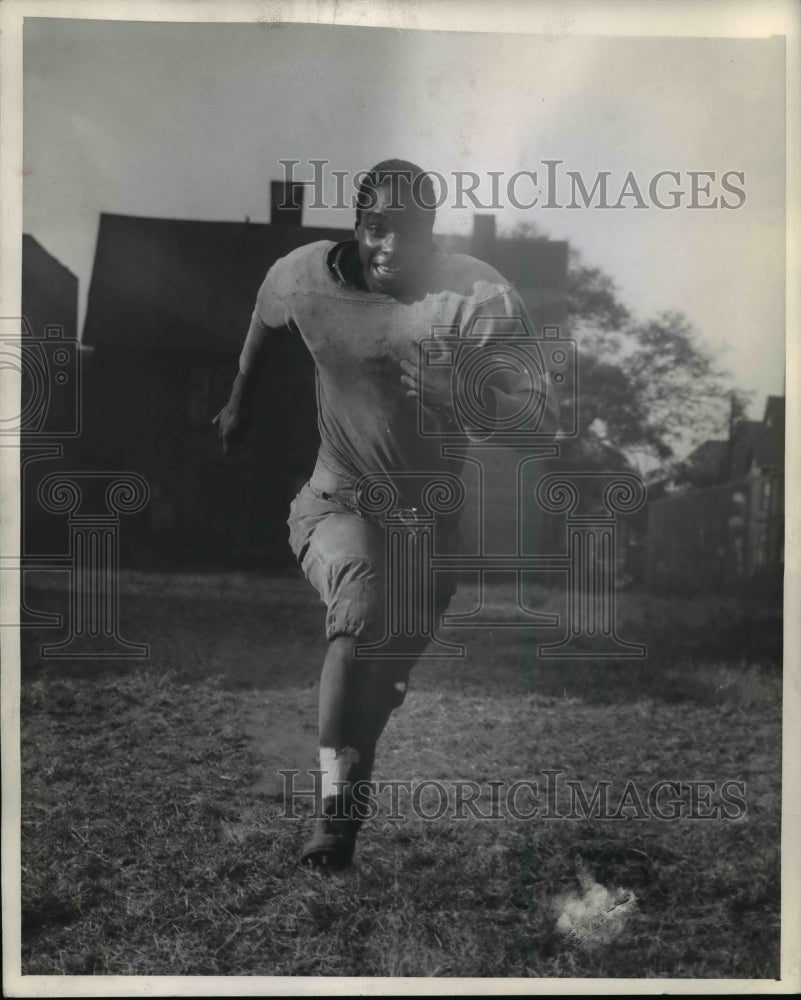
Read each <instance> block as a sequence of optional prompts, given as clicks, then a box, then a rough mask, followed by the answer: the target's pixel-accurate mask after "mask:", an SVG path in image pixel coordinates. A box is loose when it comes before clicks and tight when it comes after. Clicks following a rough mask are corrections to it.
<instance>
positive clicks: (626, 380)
mask: <svg viewBox="0 0 801 1000" xmlns="http://www.w3.org/2000/svg"><path fill="white" fill-rule="evenodd" d="M566 296H567V316H568V323H569V326H570V329H571V332H572V334H573V336H574V337H575V338H576V340H577V342H578V344H579V347H580V356H579V364H580V369H579V376H580V379H579V384H580V397H579V408H580V434H579V438H578V441H577V442H574V443H572V444H568V445H567V446H566V448H565V449H564V451H565V454H566V458H568V460H574V461H575V460H576V459H580V460H581V461H582V462H585V463H586V462H587V461H593V459H595V460H598V459H599V458H601V457H602V460H603V461H604V462H606V463H607V464H608V462H609V461H610V458H611V456H613V455H617V456H618V457H619V458H622V459H623V460H624V461H625V462H626V463H628V464H631V465H633V466H634V467H639V468H640V469H641V470H642V469H643V468H648V467H650V468H653V467H654V466H655V465H658V466H661V467H663V468H664V467H666V466H667V465H669V463H671V462H673V461H675V459H676V457H677V455H678V453H679V452H681V451H686V450H687V449H688V448H690V447H692V446H693V445H696V444H698V443H700V442H701V441H703V440H705V439H707V438H710V437H715V436H723V437H725V436H726V434H727V432H728V424H729V420H730V419H731V416H732V414H734V415H735V416H737V415H743V414H744V412H745V408H746V405H747V401H748V394H746V393H744V392H742V391H738V390H736V389H735V388H734V386H733V384H732V381H731V376H730V375H729V374H728V373H727V372H726V371H725V369H724V368H723V367H722V366H721V364H720V360H719V358H718V357H717V356H716V354H715V352H714V350H713V349H712V347H711V345H709V344H708V343H707V342H705V341H704V339H703V337H702V335H701V333H700V332H699V331H698V329H697V328H696V327H695V326H694V325H693V324H692V322H691V321H690V320H689V319H688V318H687V317H686V316H685V315H683V314H682V313H680V312H676V311H668V312H664V313H662V314H660V315H658V316H656V317H655V318H652V319H649V320H646V321H639V320H635V319H634V318H633V317H632V316H631V314H630V312H629V310H628V309H627V307H626V306H625V305H624V304H623V303H622V302H621V301H620V299H619V296H618V291H617V288H616V287H615V284H614V282H613V281H612V279H611V278H610V277H609V276H608V275H607V274H605V273H604V272H603V271H601V270H600V269H599V268H594V267H589V266H587V265H586V264H585V263H584V262H583V261H582V260H581V257H580V256H579V254H578V253H577V252H576V251H571V252H570V255H569V264H568V276H567V288H566Z"/></svg>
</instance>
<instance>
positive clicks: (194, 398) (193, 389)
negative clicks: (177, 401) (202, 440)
mask: <svg viewBox="0 0 801 1000" xmlns="http://www.w3.org/2000/svg"><path fill="white" fill-rule="evenodd" d="M210 396H211V372H210V371H209V370H208V368H194V369H193V370H192V371H191V372H190V373H189V395H188V398H187V406H186V419H187V423H188V424H189V426H190V427H206V426H207V425H208V423H209V421H210V420H211V416H210V415H209V402H210Z"/></svg>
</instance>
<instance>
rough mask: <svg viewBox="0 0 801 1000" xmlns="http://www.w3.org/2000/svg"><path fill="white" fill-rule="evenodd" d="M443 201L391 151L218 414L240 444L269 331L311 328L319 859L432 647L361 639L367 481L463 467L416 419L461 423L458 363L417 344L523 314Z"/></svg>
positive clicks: (292, 278)
mask: <svg viewBox="0 0 801 1000" xmlns="http://www.w3.org/2000/svg"><path fill="white" fill-rule="evenodd" d="M435 201H436V198H435V192H434V188H433V184H432V182H431V179H430V177H429V176H428V175H427V174H425V173H424V171H423V170H421V168H420V167H418V166H416V165H415V164H413V163H409V162H407V161H404V160H386V161H384V162H382V163H380V164H378V165H377V166H376V167H374V168H373V170H372V171H370V173H369V174H368V175H367V176H366V177H365V180H364V181H363V183H362V185H361V187H360V189H359V192H358V196H357V207H356V229H355V239H353V240H347V241H344V242H341V243H337V244H334V243H331V242H326V241H322V242H317V243H312V244H310V245H308V246H304V247H301V248H299V249H297V250H294V251H292V252H291V253H289V254H288V255H287V256H286V257H283V258H281V259H280V260H278V261H277V262H276V263H275V264H274V265H273V266H272V267H271V268H270V270H269V272H268V273H267V276H266V278H265V280H264V283H263V284H262V286H261V289H260V290H259V293H258V296H257V299H256V306H255V310H254V312H253V318H252V321H251V324H250V328H249V330H248V333H247V337H246V339H245V343H244V347H243V350H242V353H241V357H240V361H239V373H238V375H237V376H236V379H235V381H234V385H233V389H232V391H231V396H230V399H229V400H228V402H227V404H226V405H225V406H224V407H223V409H222V410H221V412H220V413H219V414H218V415H217V417H215V420H214V423H215V424H216V425H217V428H218V432H219V436H220V438H221V440H222V443H223V450H224V452H225V453H228V451H229V450H230V449H231V448H232V447H234V446H236V445H238V444H239V443H241V441H242V440H243V438H244V436H245V434H246V433H247V430H248V428H249V425H250V416H249V414H250V405H249V403H250V400H251V398H252V396H253V394H254V392H255V390H256V384H257V377H258V373H259V371H260V370H261V369H262V367H263V366H264V364H265V360H266V358H267V357H268V355H269V349H270V342H271V340H272V339H273V338H274V337H275V336H276V335H277V333H278V331H279V330H287V329H288V330H289V331H290V332H291V334H292V335H295V336H300V337H302V338H303V341H304V343H305V344H306V346H307V348H308V350H309V351H310V353H311V355H312V357H313V359H314V362H315V366H316V382H317V405H318V425H319V431H320V448H319V452H318V458H317V464H316V466H315V469H314V472H313V474H312V477H311V479H310V480H309V482H308V483H307V484H306V485H305V486H304V487H303V489H302V490H301V492H300V493H299V495H298V496H297V497H296V498H295V500H294V501H293V503H292V505H291V509H290V516H289V522H288V523H289V528H290V545H291V547H292V550H293V552H294V553H295V555H296V557H297V559H298V561H299V563H300V565H301V567H302V569H303V572H304V574H305V575H306V577H307V579H308V580H309V581H310V582H311V583H312V584H313V586H314V587H315V588H316V590H317V592H318V594H319V595H320V598H321V599H322V600H323V601H324V602H325V605H326V607H327V613H326V618H325V630H326V638H327V639H328V650H327V654H326V656H325V660H324V663H323V668H322V674H321V678H320V692H319V746H320V770H321V772H322V774H321V781H322V796H323V814H322V815H321V816H320V817H318V818H317V820H316V826H315V830H314V835H313V836H312V838H311V840H310V841H309V842H308V843H307V844H306V846H305V848H304V850H303V853H302V855H301V861H302V862H303V863H306V864H308V865H311V866H313V867H317V866H322V867H345V866H347V865H349V864H350V863H351V861H352V857H353V853H354V848H355V842H356V835H357V832H358V830H359V827H360V823H361V818H360V810H359V808H358V807H357V803H356V802H354V794H353V791H354V787H355V786H356V785H357V783H358V782H362V781H368V780H369V779H370V777H371V774H372V769H373V762H374V759H375V752H376V745H377V743H378V740H379V737H380V736H381V733H382V732H383V730H384V727H385V726H386V724H387V721H388V719H389V717H390V715H391V713H392V711H393V710H394V709H395V708H397V707H399V706H400V705H401V704H402V702H403V700H404V698H405V696H406V689H407V684H408V678H409V671H410V669H411V667H412V665H413V663H414V658H415V657H419V655H420V654H421V653H422V652H423V651H424V648H425V644H426V641H425V639H422V638H421V639H419V640H418V641H415V640H411V639H410V640H408V641H407V642H406V644H405V645H404V647H403V648H400V647H399V648H398V653H399V654H403V655H402V656H401V655H399V658H398V659H397V660H395V659H376V660H374V661H369V660H365V659H363V658H361V657H356V656H355V652H354V650H355V646H356V645H357V643H367V642H373V641H378V640H380V639H381V638H383V637H384V634H385V633H384V618H385V609H386V606H387V594H386V583H385V565H384V561H385V554H384V541H385V536H384V532H383V530H382V526H381V524H380V523H378V522H376V521H375V520H373V519H372V518H370V517H368V516H365V515H364V513H363V510H362V508H361V507H360V505H359V495H358V487H359V484H360V483H361V482H362V480H363V479H364V477H365V476H370V475H375V474H383V475H386V476H388V477H389V478H390V479H391V477H392V476H393V474H395V475H398V476H400V474H402V473H410V472H420V473H423V474H429V473H430V474H431V475H432V476H433V475H435V474H436V473H437V472H438V471H446V470H447V471H448V472H450V473H453V472H454V471H456V472H457V473H458V471H459V468H458V463H457V465H456V466H455V464H454V459H452V458H450V459H444V458H443V457H442V455H441V443H440V441H438V440H437V438H436V435H434V436H430V435H425V436H423V435H421V433H420V431H419V420H418V416H419V414H418V408H419V407H420V406H421V405H423V403H424V404H425V406H426V407H427V412H426V420H427V421H428V424H429V426H430V425H431V423H432V421H433V423H434V426H435V427H437V426H438V427H441V429H442V433H443V434H446V433H448V434H452V433H453V432H454V431H457V432H458V431H459V430H460V428H459V426H458V422H457V421H458V417H457V416H456V415H455V412H454V405H453V396H452V393H453V384H452V378H451V376H452V369H451V368H449V367H448V366H447V365H445V366H442V367H439V368H432V369H431V370H428V371H426V372H425V373H423V372H421V370H420V368H419V358H420V351H419V347H418V345H419V343H420V341H422V340H427V339H430V338H431V337H432V336H435V335H437V333H438V331H440V332H441V331H442V330H443V329H444V330H446V331H448V335H449V336H453V335H454V330H455V329H456V328H458V332H459V335H460V336H469V335H470V330H471V328H473V324H475V323H476V321H477V320H478V319H481V320H482V323H481V325H480V327H477V328H476V329H481V331H482V333H481V335H480V336H481V338H482V340H484V341H486V342H487V350H490V349H491V339H492V337H494V336H503V335H504V333H507V332H513V333H514V332H517V331H518V330H519V318H520V317H525V315H526V313H525V307H524V306H523V303H522V302H521V300H520V298H519V296H518V295H517V293H516V292H515V291H514V289H513V288H512V287H511V286H510V285H509V283H508V282H506V281H505V280H504V279H503V278H502V277H501V275H500V274H498V272H497V271H495V270H494V269H493V268H492V267H490V266H488V265H487V264H484V263H482V262H481V261H478V260H476V259H474V258H472V257H468V256H465V255H462V254H447V253H443V252H440V251H439V250H438V249H437V248H436V247H435V245H434V243H433V240H432V228H433V225H434V216H435V211H434V209H433V207H432V206H433V205H434V204H435ZM529 329H530V324H529ZM423 376H425V379H426V382H425V385H426V392H425V397H424V399H421V393H420V387H421V378H423ZM524 381H525V385H521V386H515V385H514V384H503V383H498V384H497V385H496V386H495V388H494V389H493V390H487V389H486V387H485V392H484V397H483V402H484V403H485V404H486V405H488V406H491V405H494V407H495V412H496V413H498V414H503V413H508V414H514V413H517V412H519V410H520V405H521V403H520V398H521V397H520V395H519V394H524V395H525V394H527V398H528V399H529V400H530V397H531V383H530V381H529V380H528V379H526V380H524ZM548 395H550V394H548ZM547 405H548V408H549V410H550V409H551V407H552V402H551V400H548V401H547ZM461 429H462V430H465V431H466V433H467V435H468V437H471V438H472V437H473V436H474V435H473V434H471V429H470V428H469V427H468V428H461ZM408 481H409V480H408V476H407V477H401V478H399V479H398V486H399V488H400V492H401V495H402V496H403V498H404V503H405V504H406V505H408V506H409V507H414V506H416V503H415V501H416V500H417V501H418V502H419V500H418V497H417V496H408V494H407V493H404V492H403V491H404V490H405V489H406V487H405V486H404V485H403V484H404V483H407V482H408ZM457 535H458V532H457V530H456V528H455V526H454V524H453V523H452V518H451V520H450V522H445V521H443V523H442V524H440V525H438V528H437V536H436V537H437V548H438V551H454V549H455V546H456V544H457ZM435 580H436V592H435V605H436V607H435V611H436V614H437V615H440V614H441V613H442V612H443V611H444V610H445V609H446V607H447V606H448V603H449V601H450V599H451V597H452V594H453V592H454V587H453V585H452V583H450V582H449V580H448V578H447V576H446V575H445V574H442V573H437V574H435ZM393 652H394V650H393ZM357 799H358V796H357Z"/></svg>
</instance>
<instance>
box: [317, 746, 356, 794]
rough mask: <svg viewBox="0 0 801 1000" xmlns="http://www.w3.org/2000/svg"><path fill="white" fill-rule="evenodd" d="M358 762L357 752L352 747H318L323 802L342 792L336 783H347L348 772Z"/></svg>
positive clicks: (339, 785)
mask: <svg viewBox="0 0 801 1000" xmlns="http://www.w3.org/2000/svg"><path fill="white" fill-rule="evenodd" d="M358 762H359V751H358V750H354V748H353V747H340V749H339V750H335V749H334V748H333V747H320V770H321V771H322V779H323V780H322V786H323V800H325V799H327V798H330V797H331V796H333V795H336V794H337V792H338V791H339V792H341V791H342V785H341V784H338V782H344V781H348V780H349V777H350V770H351V768H352V767H353V765H354V764H358Z"/></svg>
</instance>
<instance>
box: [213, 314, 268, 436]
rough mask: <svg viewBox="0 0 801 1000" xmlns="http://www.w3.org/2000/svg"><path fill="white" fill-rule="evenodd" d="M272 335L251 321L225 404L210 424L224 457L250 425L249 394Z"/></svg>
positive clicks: (245, 433) (251, 423) (257, 323)
mask: <svg viewBox="0 0 801 1000" xmlns="http://www.w3.org/2000/svg"><path fill="white" fill-rule="evenodd" d="M276 333H277V331H275V330H272V329H271V328H270V327H268V326H265V325H264V324H263V323H259V322H258V321H257V318H255V317H254V321H253V322H251V325H250V329H249V330H248V334H247V337H246V339H245V346H244V348H243V349H242V355H241V357H240V361H239V371H238V372H237V375H236V378H235V379H234V384H233V386H232V387H231V394H230V396H229V397H228V402H227V403H226V404H225V406H224V407H223V408H222V409H221V410H220V412H219V413H218V414H217V416H216V417H215V418H214V420H213V421H212V423H213V424H214V426H215V427H216V428H217V433H218V435H219V438H220V440H221V441H222V447H223V454H224V455H230V454H231V452H232V451H233V450H234V449H236V448H238V447H240V446H241V445H242V444H243V443H244V441H245V439H246V437H247V435H248V432H249V431H250V429H251V427H252V426H253V406H252V399H253V393H254V391H255V389H256V385H257V384H258V380H259V375H260V374H261V372H262V370H263V368H264V364H265V361H266V358H267V354H268V353H269V344H270V342H271V340H272V338H273V337H274V336H275V334H276Z"/></svg>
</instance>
